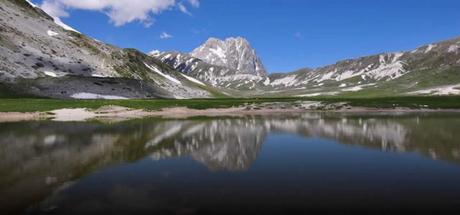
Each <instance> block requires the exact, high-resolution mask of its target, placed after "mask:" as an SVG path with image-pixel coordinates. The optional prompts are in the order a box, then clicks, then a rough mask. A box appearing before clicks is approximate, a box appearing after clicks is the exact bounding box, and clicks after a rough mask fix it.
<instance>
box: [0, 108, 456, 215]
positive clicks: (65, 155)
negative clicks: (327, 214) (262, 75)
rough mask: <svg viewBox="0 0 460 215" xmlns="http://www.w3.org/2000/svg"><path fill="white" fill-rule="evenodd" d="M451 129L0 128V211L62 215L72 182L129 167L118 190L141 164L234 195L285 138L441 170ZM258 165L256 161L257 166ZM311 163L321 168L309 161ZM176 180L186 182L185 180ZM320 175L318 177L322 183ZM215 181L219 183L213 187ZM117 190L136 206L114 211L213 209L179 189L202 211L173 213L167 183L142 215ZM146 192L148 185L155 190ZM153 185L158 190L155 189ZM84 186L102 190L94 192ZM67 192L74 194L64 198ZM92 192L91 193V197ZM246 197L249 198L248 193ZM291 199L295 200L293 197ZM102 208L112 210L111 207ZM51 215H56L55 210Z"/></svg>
mask: <svg viewBox="0 0 460 215" xmlns="http://www.w3.org/2000/svg"><path fill="white" fill-rule="evenodd" d="M459 129H460V115H459V114H455V113H431V114H421V113H418V114H408V113H406V114H394V113H392V114H361V115H358V114H326V113H308V114H287V115H273V116H268V117H267V116H263V117H262V116H238V117H224V118H215V117H214V118H211V117H209V118H207V117H200V118H191V119H178V120H167V119H157V118H152V119H142V120H132V121H127V122H120V123H113V124H111V123H101V122H96V121H95V122H51V121H40V122H17V123H2V124H0V175H1V178H0V211H6V212H10V213H18V212H23V211H29V212H37V211H41V212H49V211H51V212H52V211H54V210H56V211H57V212H66V209H67V208H68V209H69V210H70V208H72V206H69V205H66V202H67V201H70V199H73V198H75V199H79V198H80V197H82V196H85V195H84V191H83V188H82V189H81V190H79V189H77V188H74V187H76V186H77V187H78V184H79V181H80V180H82V181H84V180H83V179H85V178H91V176H93V177H97V176H99V177H111V174H110V173H107V175H105V174H102V173H101V172H104V170H107V169H109V170H113V169H119V168H125V167H126V166H130V165H132V166H136V167H135V168H134V167H133V169H135V171H134V170H129V172H128V173H126V172H124V174H123V177H124V178H123V180H122V181H121V182H123V183H126V184H132V183H134V182H135V181H137V180H140V179H134V178H136V177H137V175H136V174H138V173H140V172H151V171H155V169H149V168H146V167H148V166H149V165H151V164H150V163H155V162H161V161H165V162H166V161H168V162H170V163H165V164H164V166H162V167H161V168H160V167H158V168H159V169H158V172H159V174H160V173H161V174H160V175H161V176H165V177H167V178H168V176H169V179H170V180H173V181H174V180H178V179H175V178H171V177H172V176H170V173H168V172H169V171H166V170H167V169H168V168H171V166H168V165H172V167H174V165H176V164H175V163H174V162H181V165H179V166H180V168H184V169H187V168H190V169H189V170H187V171H190V172H189V176H190V180H193V177H194V175H199V174H202V175H206V176H203V177H207V178H212V176H208V175H207V174H212V173H213V172H214V173H215V174H224V175H227V176H228V175H232V174H233V176H235V175H237V176H238V175H239V176H240V177H241V178H236V180H237V181H234V182H231V183H235V185H233V184H230V185H229V184H227V185H228V186H229V187H220V188H221V189H223V190H226V189H230V188H231V187H232V186H236V187H238V186H239V185H241V184H244V183H248V184H252V183H254V181H253V180H255V178H256V179H264V180H265V178H264V177H265V175H264V174H266V173H264V172H262V173H260V174H255V173H254V174H252V175H251V177H248V178H246V177H243V176H242V175H241V174H244V173H245V172H248V174H249V173H250V172H251V170H252V169H251V166H252V165H253V164H254V162H256V160H257V159H258V156H259V155H260V154H261V153H262V151H264V150H265V149H263V147H264V143H266V141H267V138H269V136H270V135H274V136H277V135H291V136H296V137H297V138H299V137H300V138H302V139H305V140H310V141H312V140H313V141H314V140H318V141H329V142H331V141H332V142H334V144H344V145H350V146H360V148H362V147H364V148H365V149H377V150H381V151H389V152H397V153H399V154H405V153H407V152H410V153H409V154H411V153H412V152H413V153H416V154H417V155H422V157H425V158H430V159H434V160H442V161H447V162H449V163H451V164H453V165H454V166H455V167H456V165H457V164H458V163H459V161H460V142H459V140H460V132H459V131H460V130H459ZM289 141H290V139H289V138H284V136H283V138H282V141H281V142H278V143H277V144H279V146H277V147H278V148H279V147H283V144H284V145H286V147H292V146H289V145H288V144H286V143H285V142H289ZM302 147H308V146H307V145H306V146H302ZM292 150H294V151H296V149H292ZM267 151H270V154H274V153H276V150H274V149H267ZM372 151H373V150H372ZM267 153H268V152H267ZM321 156H322V158H321V159H323V160H324V162H329V161H328V159H329V156H334V155H332V154H331V155H329V154H323V155H321ZM266 159H267V158H266ZM268 159H269V158H268ZM192 160H193V161H192ZM263 160H264V159H262V160H261V161H260V162H264V161H263ZM285 160H286V162H287V163H288V164H289V165H286V169H287V170H285V171H286V173H288V174H289V171H298V170H296V169H292V170H290V169H289V166H292V164H290V163H289V157H287V158H286V159H285ZM315 161H318V162H322V160H320V159H319V158H318V160H315ZM146 163H149V164H146ZM191 163H195V164H196V163H199V164H200V165H204V166H205V167H206V169H207V170H208V171H207V172H208V173H204V172H203V170H202V169H200V170H197V169H196V168H199V167H196V166H193V167H188V166H187V165H193V164H191ZM269 164H270V165H271V162H268V161H267V163H266V165H265V166H267V165H269ZM279 165H282V164H279ZM184 166H185V167H184ZM265 168H269V167H265ZM274 168H275V167H274ZM358 168H359V167H358ZM459 169H460V168H459ZM459 169H457V170H459ZM255 170H258V167H255ZM255 170H254V171H255ZM184 171H185V170H184ZM125 173H126V174H125ZM101 174H102V176H101ZM145 174H148V173H145ZM149 174H150V173H149ZM151 174H153V173H151ZM118 176H119V175H118ZM184 176H185V177H188V176H187V174H185V173H184ZM328 176H329V175H328V174H326V173H324V177H328ZM125 177H126V178H125ZM94 180H95V179H94ZM220 180H223V179H220ZM216 181H219V180H217V179H216ZM248 181H251V182H248ZM121 182H120V181H118V182H117V183H118V184H117V186H114V187H115V188H111V189H112V190H111V192H115V193H117V192H118V193H119V195H120V196H118V197H117V198H121V199H118V200H117V201H122V199H123V198H134V199H137V198H139V199H142V200H139V199H137V200H136V201H137V203H136V204H135V205H123V203H119V204H118V206H119V207H126V208H130V209H133V210H134V209H136V210H141V211H142V210H144V211H157V212H158V211H159V212H167V211H175V212H178V211H179V212H181V211H182V210H185V212H190V211H192V212H196V211H197V210H198V209H203V208H200V207H199V206H203V205H207V204H211V203H209V202H214V204H213V205H219V204H220V203H222V202H218V200H216V199H214V200H212V201H210V200H209V199H207V197H208V196H207V195H209V193H206V192H204V191H203V190H199V189H200V188H196V189H192V188H187V189H190V190H187V192H191V193H194V194H196V195H197V196H198V198H202V199H201V200H202V201H204V202H205V201H206V202H208V203H206V204H205V203H202V202H200V200H195V201H192V202H193V203H192V202H189V204H185V205H186V206H183V205H181V206H180V207H181V208H179V209H178V208H176V207H177V206H176V205H174V204H173V203H171V201H172V199H176V198H177V199H181V198H182V197H183V196H181V195H184V196H186V197H188V196H189V195H188V194H187V195H186V194H182V193H181V190H180V187H181V186H186V185H184V184H176V185H171V184H168V185H163V187H162V188H155V189H159V190H158V192H159V193H158V194H162V192H170V193H168V194H163V195H164V198H166V199H168V200H162V201H159V200H158V199H157V200H156V201H157V203H158V204H159V205H156V206H152V204H154V203H152V202H151V201H149V199H152V197H149V196H150V195H151V193H142V192H143V191H141V190H131V189H132V188H129V186H124V185H123V184H119V183H121ZM151 183H152V186H153V184H155V181H152V182H151ZM215 183H217V182H215ZM227 183H228V182H227ZM260 183H263V182H260ZM267 183H268V182H267ZM318 183H319V182H318ZM83 184H84V183H83ZM158 184H161V183H160V182H158ZM237 185H238V186H237ZM81 186H83V185H81ZM86 186H89V185H86ZM94 186H96V187H97V186H101V187H103V185H94ZM175 186H177V187H175ZM208 186H209V187H208ZM214 186H216V185H215V184H209V185H203V184H201V189H204V190H206V189H212V188H213V187H214ZM279 186H283V185H279ZM284 186H286V187H284V188H283V189H285V190H287V192H292V191H291V190H289V189H290V187H289V185H286V184H284ZM166 187H168V188H170V189H169V191H168V190H165V189H166ZM72 188H73V189H76V190H79V191H74V193H73V194H69V193H67V194H65V193H66V192H67V190H72ZM214 188H215V187H214ZM233 188H235V187H233ZM459 188H460V185H459ZM100 189H103V188H100ZM113 189H115V190H113ZM152 189H153V188H152ZM235 189H236V188H235ZM254 189H255V188H254ZM318 189H319V188H318ZM456 189H457V188H456ZM96 190H97V189H96ZM454 190H455V189H454ZM221 191H222V190H221ZM227 191H228V190H227ZM94 192H95V193H97V191H94ZM101 192H102V191H101ZM146 192H147V191H146ZM152 192H153V191H152ZM208 192H211V191H208ZM216 192H219V191H216ZM222 192H224V191H222ZM234 192H237V191H234ZM299 192H302V190H299ZM70 193H72V192H70ZM261 193H262V192H261ZM201 194H202V195H201ZM111 195H115V194H114V193H112V194H111ZM190 195H191V194H190ZM248 195H249V194H248ZM280 195H281V194H280ZM305 195H306V194H305ZM63 196H64V197H63ZM142 196H144V197H145V198H143V197H142ZM249 196H253V197H257V193H252V194H251V195H249ZM299 196H302V195H301V194H299ZM186 197H183V198H186ZM231 197H235V198H237V197H238V198H239V197H241V196H239V195H237V194H232V195H228V196H227V197H226V198H231ZM245 197H246V196H245ZM95 198H96V197H95ZM267 198H268V197H267ZM242 199H244V198H242ZM225 200H226V201H228V200H229V199H225ZM101 201H102V200H101ZM106 201H109V200H106ZM235 201H236V200H235ZM286 201H288V200H286ZM296 201H298V199H297V200H296ZM296 201H294V200H292V199H291V200H290V203H292V204H294V203H295V202H296ZM129 202H131V203H133V202H134V201H129ZM165 202H167V203H165ZM125 203H127V202H125ZM229 204H230V203H229ZM232 204H236V203H234V202H233V203H232ZM254 204H255V205H257V204H256V203H254ZM121 205H123V206H121ZM146 205H149V207H147V206H146ZM197 205H198V206H197ZM299 205H302V204H299ZM299 205H295V204H294V205H293V206H295V207H290V208H291V209H293V208H294V209H302V208H298V207H299ZM85 206H86V209H88V207H89V208H93V209H95V210H98V209H99V210H106V209H107V208H106V207H104V206H101V204H100V202H99V203H96V200H94V202H92V203H90V202H89V203H88V205H85ZM106 206H107V207H113V208H116V206H114V205H106ZM81 207H82V208H79V209H80V212H82V211H83V212H85V210H83V208H84V207H83V206H81ZM151 207H154V208H151ZM197 208H198V209H197ZM61 209H62V210H63V211H60V210H61ZM72 209H75V208H72ZM122 209H125V208H122ZM248 209H252V208H248ZM189 210H190V211H189ZM203 210H204V209H203ZM76 211H78V210H76ZM211 211H212V210H211ZM67 212H68V211H67Z"/></svg>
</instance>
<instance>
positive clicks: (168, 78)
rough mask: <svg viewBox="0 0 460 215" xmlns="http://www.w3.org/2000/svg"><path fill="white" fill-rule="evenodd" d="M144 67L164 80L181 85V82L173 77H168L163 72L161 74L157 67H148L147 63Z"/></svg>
mask: <svg viewBox="0 0 460 215" xmlns="http://www.w3.org/2000/svg"><path fill="white" fill-rule="evenodd" d="M144 65H145V66H146V67H147V68H149V69H150V70H152V71H153V72H155V73H157V74H159V75H161V76H163V77H164V78H166V79H167V80H169V81H172V82H174V83H176V84H181V82H180V81H179V80H177V79H175V78H173V77H171V76H170V75H166V74H164V73H163V72H161V71H160V70H159V69H158V68H156V67H155V66H151V65H148V64H147V63H144Z"/></svg>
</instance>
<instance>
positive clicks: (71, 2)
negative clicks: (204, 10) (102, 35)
mask: <svg viewBox="0 0 460 215" xmlns="http://www.w3.org/2000/svg"><path fill="white" fill-rule="evenodd" d="M188 2H189V3H190V5H192V6H193V7H199V4H200V2H199V1H198V0H188ZM180 5H182V7H181V6H180ZM175 6H178V8H179V10H181V11H182V12H184V9H185V11H187V12H188V10H187V8H186V7H185V6H184V5H183V4H181V3H178V2H177V1H176V0H44V1H43V3H42V5H41V8H42V9H43V10H44V11H45V12H47V13H48V14H50V15H51V16H55V17H67V16H69V13H68V12H67V11H68V10H69V9H80V10H93V11H99V12H103V13H105V14H106V15H107V16H109V18H110V21H111V22H112V23H113V24H114V25H115V26H122V25H124V24H127V23H130V22H134V21H139V22H142V23H145V24H147V25H150V24H151V23H152V22H153V18H152V16H154V15H158V14H159V13H161V12H162V11H165V10H169V9H172V8H174V7H175Z"/></svg>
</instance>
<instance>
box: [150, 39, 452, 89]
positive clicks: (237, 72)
mask: <svg viewBox="0 0 460 215" xmlns="http://www.w3.org/2000/svg"><path fill="white" fill-rule="evenodd" d="M235 40H239V41H245V40H244V39H241V38H240V39H234V38H230V39H226V40H225V41H221V40H217V39H212V38H211V39H209V40H208V41H207V42H206V43H205V44H204V45H202V46H200V47H198V48H197V49H195V50H194V51H193V52H192V53H190V54H186V53H185V54H184V53H177V52H174V53H171V52H166V53H157V54H156V56H155V57H157V58H158V59H159V60H161V61H162V62H164V63H166V64H168V65H170V66H172V67H173V68H175V69H176V70H178V71H181V72H184V73H187V74H190V75H191V76H193V77H195V78H197V79H200V80H202V81H206V82H208V83H209V84H211V85H213V86H215V87H219V88H225V89H234V90H239V91H238V92H239V94H236V95H244V96H301V97H309V96H320V95H322V96H324V95H326V96H327V95H347V96H394V95H450V94H460V38H455V39H452V40H447V41H442V42H439V43H434V44H429V45H426V46H422V47H419V48H417V49H415V50H411V51H406V52H395V53H382V54H378V55H372V56H366V57H361V58H357V59H349V60H343V61H340V62H337V63H335V64H333V65H328V66H324V67H320V68H314V69H310V68H305V69H300V70H297V71H294V72H290V73H278V74H270V75H267V74H266V72H265V70H263V71H264V72H260V73H257V72H254V70H251V69H253V68H256V67H259V68H263V66H262V64H260V65H261V66H255V67H249V69H247V70H241V68H246V67H238V66H235V65H238V64H229V63H228V62H229V61H228V59H241V58H244V57H241V56H247V55H246V54H243V55H241V54H240V53H244V51H240V52H236V51H228V49H224V48H222V47H228V46H229V45H226V44H234V43H236V42H231V41H235ZM228 41H230V42H228ZM241 43H242V44H249V43H247V42H241ZM236 44H238V43H236ZM230 47H232V49H233V48H234V47H238V46H235V45H230ZM242 47H243V48H242V49H243V50H251V51H248V52H247V53H252V55H249V56H248V59H247V61H244V60H243V62H245V63H243V65H248V63H246V62H252V63H253V64H251V63H249V64H251V65H256V64H257V63H256V62H259V63H260V60H254V59H259V58H258V57H257V56H256V55H255V51H254V50H253V49H251V48H250V47H249V48H248V47H246V46H242ZM224 53H225V54H224ZM225 62H226V63H225Z"/></svg>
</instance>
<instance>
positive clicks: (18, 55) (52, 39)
mask: <svg viewBox="0 0 460 215" xmlns="http://www.w3.org/2000/svg"><path fill="white" fill-rule="evenodd" d="M0 17H1V18H0V45H1V46H0V59H1V61H0V88H1V89H4V88H6V89H8V90H10V91H15V92H21V93H23V94H28V95H35V96H44V97H53V98H118V99H123V98H196V97H200V98H201V97H212V96H213V95H214V91H213V90H212V89H211V88H209V87H208V86H206V85H205V84H203V83H201V82H200V81H198V80H195V79H194V78H192V77H189V76H187V75H185V74H182V73H179V72H177V71H175V70H174V69H173V68H171V67H170V66H168V65H166V64H164V63H162V62H160V61H159V60H156V59H154V58H152V57H149V56H148V55H146V54H144V53H141V52H139V51H137V50H134V49H120V48H118V47H115V46H112V45H108V44H105V43H102V42H100V41H97V40H95V39H92V38H89V37H87V36H85V35H83V34H81V33H78V32H77V31H76V30H74V29H72V28H70V27H69V26H67V25H65V24H64V23H62V22H61V21H60V20H58V19H56V18H53V17H51V16H49V15H48V14H46V13H45V12H44V11H42V10H41V9H40V8H38V7H36V6H35V5H33V4H30V3H29V2H28V1H25V0H2V1H0Z"/></svg>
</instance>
